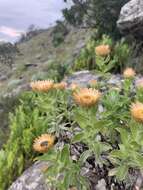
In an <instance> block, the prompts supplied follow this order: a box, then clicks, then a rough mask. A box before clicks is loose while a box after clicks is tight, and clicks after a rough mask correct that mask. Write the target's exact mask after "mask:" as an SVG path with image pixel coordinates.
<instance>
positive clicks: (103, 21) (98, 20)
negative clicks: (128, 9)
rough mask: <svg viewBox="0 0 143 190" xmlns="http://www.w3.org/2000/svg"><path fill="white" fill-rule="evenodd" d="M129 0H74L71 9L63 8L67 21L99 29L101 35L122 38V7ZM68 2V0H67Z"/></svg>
mask: <svg viewBox="0 0 143 190" xmlns="http://www.w3.org/2000/svg"><path fill="white" fill-rule="evenodd" d="M128 1H129V0H114V1H113V0H106V1H105V0H100V1H99V0H86V1H85V0H73V1H72V2H73V5H72V6H71V8H69V9H67V8H66V9H64V10H63V15H64V17H65V19H66V20H67V22H69V23H70V24H73V25H75V26H77V25H78V26H79V25H83V26H85V25H86V27H93V28H97V29H98V34H99V36H101V35H103V34H108V35H111V36H112V37H113V38H116V39H117V38H120V37H121V35H120V33H119V31H118V29H117V26H116V22H117V20H118V17H119V14H120V10H121V7H122V6H123V5H124V4H125V3H127V2H128ZM65 2H68V0H65Z"/></svg>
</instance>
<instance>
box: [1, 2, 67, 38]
mask: <svg viewBox="0 0 143 190" xmlns="http://www.w3.org/2000/svg"><path fill="white" fill-rule="evenodd" d="M65 6H66V5H65V4H64V3H63V0H0V41H1V40H10V41H13V40H15V39H16V38H18V37H19V35H20V33H21V32H23V31H25V30H26V29H27V28H28V26H29V25H30V24H34V25H36V26H39V27H41V28H43V27H44V28H45V27H46V28H47V27H48V26H50V25H51V24H53V23H54V22H55V21H56V20H57V19H60V18H61V17H62V13H61V9H63V8H64V7H65Z"/></svg>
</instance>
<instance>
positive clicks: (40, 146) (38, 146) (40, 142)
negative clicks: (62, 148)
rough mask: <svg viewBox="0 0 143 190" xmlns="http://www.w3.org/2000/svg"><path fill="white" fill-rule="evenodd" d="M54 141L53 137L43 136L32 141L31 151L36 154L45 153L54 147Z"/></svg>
mask: <svg viewBox="0 0 143 190" xmlns="http://www.w3.org/2000/svg"><path fill="white" fill-rule="evenodd" d="M54 141H55V136H53V135H50V134H43V135H41V136H40V137H38V138H36V139H35V140H34V143H33V149H34V150H35V151H37V152H40V153H45V152H47V151H48V150H49V149H50V148H51V147H52V146H53V145H54Z"/></svg>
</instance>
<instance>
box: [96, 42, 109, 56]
mask: <svg viewBox="0 0 143 190" xmlns="http://www.w3.org/2000/svg"><path fill="white" fill-rule="evenodd" d="M110 52H111V49H110V46H109V45H99V46H97V47H96V48H95V53H96V55H99V56H107V55H109V54H110Z"/></svg>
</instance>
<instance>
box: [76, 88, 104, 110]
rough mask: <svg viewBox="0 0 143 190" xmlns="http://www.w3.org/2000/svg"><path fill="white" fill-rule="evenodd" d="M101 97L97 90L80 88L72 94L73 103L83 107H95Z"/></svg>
mask: <svg viewBox="0 0 143 190" xmlns="http://www.w3.org/2000/svg"><path fill="white" fill-rule="evenodd" d="M100 97H101V93H100V92H99V91H98V90H95V89H92V88H82V89H79V90H78V91H76V92H75V93H74V94H73V98H74V100H75V102H76V103H77V104H79V105H81V106H83V107H90V106H93V105H95V104H96V103H97V102H98V101H99V99H100Z"/></svg>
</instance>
